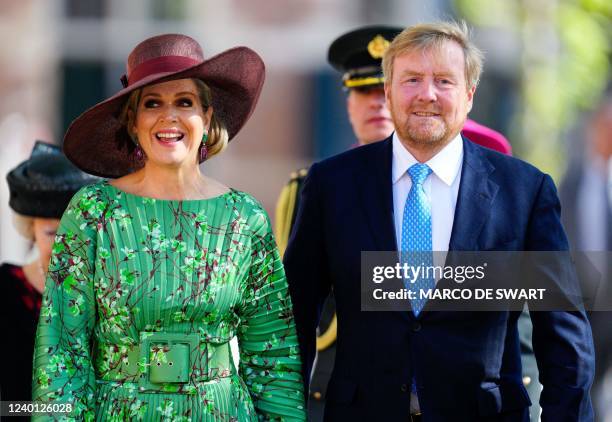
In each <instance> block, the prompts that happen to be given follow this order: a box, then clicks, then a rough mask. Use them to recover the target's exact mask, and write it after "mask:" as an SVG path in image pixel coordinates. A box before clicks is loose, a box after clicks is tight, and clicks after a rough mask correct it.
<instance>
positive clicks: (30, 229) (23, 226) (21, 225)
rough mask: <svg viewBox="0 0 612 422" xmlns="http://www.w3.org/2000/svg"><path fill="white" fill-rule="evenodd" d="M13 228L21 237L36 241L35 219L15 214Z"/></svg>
mask: <svg viewBox="0 0 612 422" xmlns="http://www.w3.org/2000/svg"><path fill="white" fill-rule="evenodd" d="M13 226H15V229H16V230H17V232H18V233H19V234H20V235H22V236H23V237H25V238H26V239H28V240H29V241H31V242H33V241H34V217H28V216H27V215H22V214H18V213H13Z"/></svg>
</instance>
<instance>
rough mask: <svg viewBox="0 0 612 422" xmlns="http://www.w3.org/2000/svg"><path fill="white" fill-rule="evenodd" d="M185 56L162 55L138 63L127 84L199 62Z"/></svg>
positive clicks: (177, 70)
mask: <svg viewBox="0 0 612 422" xmlns="http://www.w3.org/2000/svg"><path fill="white" fill-rule="evenodd" d="M201 62H202V61H201V60H195V59H192V58H190V57H185V56H162V57H156V58H154V59H150V60H147V61H145V62H142V63H140V64H139V65H138V66H136V67H135V68H134V70H132V71H131V72H130V74H129V76H128V86H129V85H132V84H135V83H136V82H138V81H140V80H141V79H144V78H146V77H147V76H150V75H154V74H157V73H173V72H179V71H181V70H185V69H187V68H189V67H191V66H195V65H197V64H199V63H201Z"/></svg>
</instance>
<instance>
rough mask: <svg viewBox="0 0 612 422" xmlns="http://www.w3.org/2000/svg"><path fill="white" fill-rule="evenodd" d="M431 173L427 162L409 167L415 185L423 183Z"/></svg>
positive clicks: (409, 173)
mask: <svg viewBox="0 0 612 422" xmlns="http://www.w3.org/2000/svg"><path fill="white" fill-rule="evenodd" d="M430 174H431V169H430V168H429V166H428V165H427V164H423V163H416V164H414V165H413V166H412V167H410V168H409V169H408V175H409V176H410V178H411V179H412V183H414V184H415V185H422V184H423V182H424V181H425V179H427V176H429V175H430Z"/></svg>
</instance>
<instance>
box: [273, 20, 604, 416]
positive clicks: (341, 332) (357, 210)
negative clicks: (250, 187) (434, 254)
mask: <svg viewBox="0 0 612 422" xmlns="http://www.w3.org/2000/svg"><path fill="white" fill-rule="evenodd" d="M481 67H482V59H481V55H480V53H479V51H478V50H477V49H476V48H475V47H474V46H473V44H472V43H471V41H470V40H469V38H468V36H467V29H466V28H465V26H459V25H457V24H453V23H441V24H423V25H417V26H414V27H411V28H407V29H406V30H404V31H403V32H402V33H401V34H400V35H398V37H396V38H395V40H394V41H393V42H392V43H391V45H390V46H389V48H388V50H387V51H386V52H385V54H384V58H383V70H384V76H385V85H384V87H385V88H384V89H385V98H386V103H387V106H388V108H389V109H390V111H391V116H392V120H393V123H394V126H395V128H396V132H395V133H394V134H393V135H392V136H390V137H388V138H387V139H386V140H384V141H382V142H377V143H373V144H371V145H367V146H364V147H361V148H357V149H353V150H351V151H348V152H346V153H344V154H341V155H339V156H336V157H333V158H331V159H329V160H325V161H323V162H321V163H318V164H315V165H313V166H312V167H311V169H310V171H309V175H308V177H307V179H306V181H305V182H304V187H303V189H302V198H301V201H302V202H301V205H300V209H299V211H298V214H297V217H296V227H295V229H294V231H293V233H292V236H291V239H290V241H289V245H288V247H287V251H286V253H285V268H286V272H287V276H288V280H289V284H290V290H291V295H292V298H293V304H294V313H295V317H296V324H297V327H298V335H299V337H300V346H301V350H302V354H303V359H304V362H305V363H304V373H305V374H309V373H310V365H311V364H312V361H313V358H314V354H315V330H316V325H317V320H318V310H319V308H320V304H321V303H322V300H323V299H324V298H325V296H326V295H327V294H328V292H329V290H330V289H331V288H332V287H333V290H334V296H335V298H336V306H337V311H336V312H337V327H338V329H337V330H338V338H337V351H336V363H335V366H334V370H333V374H332V377H331V380H330V383H329V386H328V390H327V404H326V409H325V417H326V419H327V420H332V421H334V420H385V421H394V420H412V421H417V420H423V421H428V422H429V421H475V420H506V421H526V420H529V412H528V408H529V404H530V402H529V398H528V396H527V393H526V391H525V389H524V386H523V385H522V382H521V364H520V348H519V337H518V331H517V319H518V316H519V313H518V312H512V313H510V312H495V313H456V312H455V313H452V312H428V311H427V310H425V311H424V312H421V310H422V309H417V307H416V306H415V307H414V308H413V311H412V312H361V311H360V309H361V303H360V300H361V297H360V293H361V292H360V288H359V286H360V283H359V280H360V270H361V265H360V264H361V252H362V251H377V250H378V251H394V250H418V249H416V248H412V247H411V246H410V245H411V243H414V242H415V241H416V242H417V243H419V244H421V245H423V244H429V247H428V248H427V249H425V250H436V251H446V250H463V251H478V250H484V249H487V250H499V249H501V250H519V249H526V250H566V249H567V240H566V238H565V234H564V232H563V229H562V227H561V224H560V222H559V203H558V199H557V196H556V191H555V187H554V184H553V183H552V180H551V179H550V177H549V176H547V175H544V174H542V173H541V172H539V171H538V170H537V169H535V168H534V167H532V166H530V165H528V164H525V163H523V162H520V161H519V160H516V159H513V158H510V157H507V156H504V155H501V154H498V153H495V152H492V151H490V150H488V149H485V148H482V147H479V146H477V145H474V144H473V143H470V142H467V141H466V140H465V139H463V138H462V137H461V135H460V130H461V128H462V127H463V125H464V122H465V119H466V117H467V114H468V112H469V111H470V109H471V107H472V101H473V95H474V93H475V90H476V86H477V83H478V79H479V76H480V72H481ZM415 170H416V171H415ZM423 176H424V177H423ZM413 187H414V189H413ZM415 192H416V194H415ZM423 194H424V195H423ZM415 198H416V202H415ZM415 209H418V210H419V212H418V213H416V215H418V216H419V218H418V219H417V220H418V221H417V222H414V221H413V222H412V225H411V224H408V223H407V222H408V219H407V218H405V216H406V215H410V214H411V212H413V211H414V210H415ZM509 222H512V223H509ZM418 233H420V234H418ZM396 239H397V241H396ZM532 320H533V325H534V336H533V340H534V348H535V350H536V356H537V358H538V363H539V367H540V369H541V376H540V378H541V379H542V381H543V385H544V390H543V393H542V397H541V404H542V407H543V419H544V420H547V419H548V420H555V421H557V420H559V421H562V420H572V421H574V420H580V421H582V420H585V421H586V420H591V419H592V410H591V403H590V398H589V393H588V391H589V388H590V384H591V380H592V373H593V365H594V362H593V356H592V354H593V351H592V338H591V333H590V327H589V325H588V321H587V319H586V316H585V314H584V312H582V311H576V312H537V313H534V314H533V315H532ZM305 379H307V376H306V375H305Z"/></svg>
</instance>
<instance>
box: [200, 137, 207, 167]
mask: <svg viewBox="0 0 612 422" xmlns="http://www.w3.org/2000/svg"><path fill="white" fill-rule="evenodd" d="M206 141H208V133H206V132H204V135H202V144H201V145H200V163H201V162H202V161H205V160H206V157H208V147H207V146H206Z"/></svg>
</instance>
